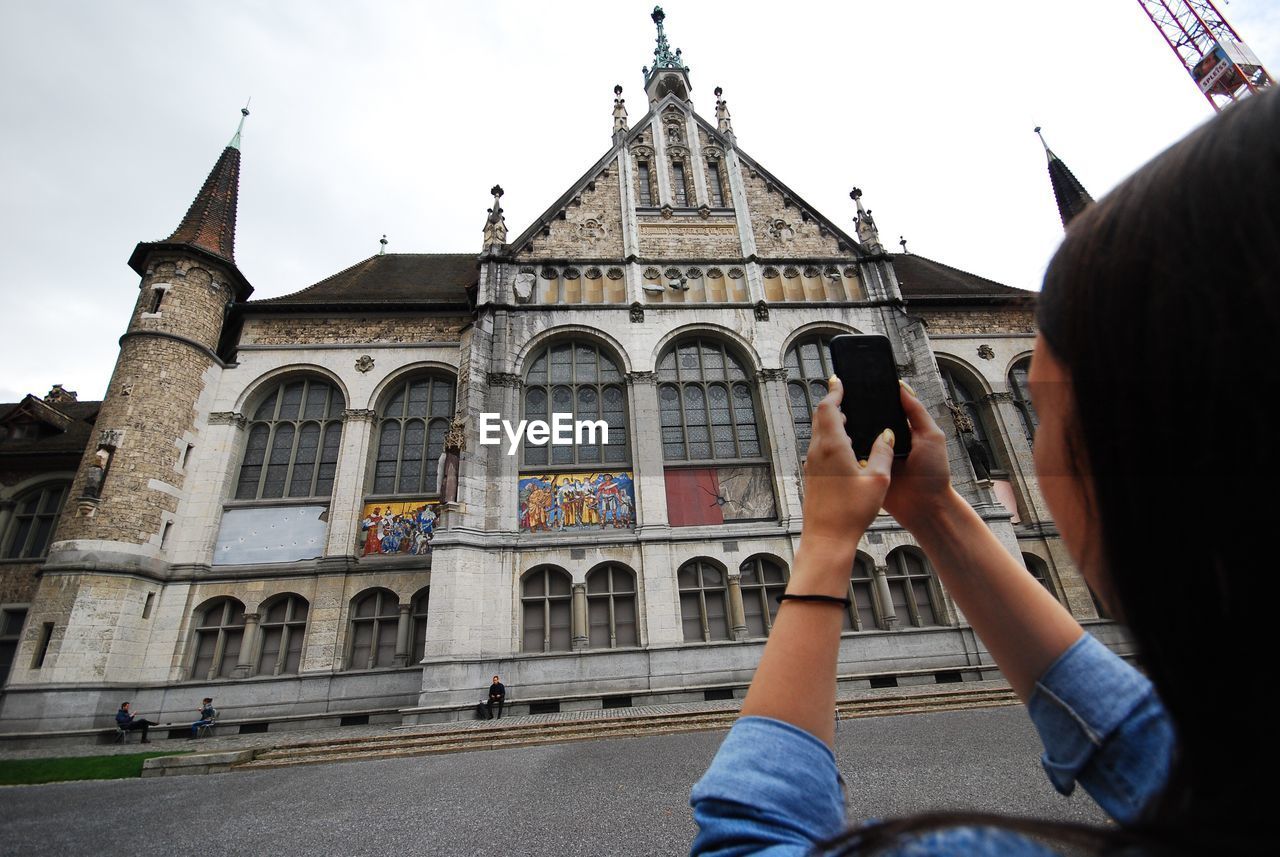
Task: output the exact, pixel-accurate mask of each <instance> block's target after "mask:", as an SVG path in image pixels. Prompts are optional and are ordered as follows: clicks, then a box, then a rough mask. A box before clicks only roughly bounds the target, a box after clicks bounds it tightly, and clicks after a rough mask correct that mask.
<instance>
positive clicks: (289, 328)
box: [240, 315, 471, 345]
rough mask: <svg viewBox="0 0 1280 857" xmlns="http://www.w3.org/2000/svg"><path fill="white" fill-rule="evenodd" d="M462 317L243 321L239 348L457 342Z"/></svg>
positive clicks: (466, 319)
mask: <svg viewBox="0 0 1280 857" xmlns="http://www.w3.org/2000/svg"><path fill="white" fill-rule="evenodd" d="M470 320H471V319H470V318H469V317H465V316H435V315H430V316H427V315H424V316H407V317H396V316H392V317H387V316H354V317H337V318H315V317H310V316H291V315H286V316H259V317H256V318H254V317H250V318H247V319H245V322H244V329H243V331H242V332H241V334H240V344H241V345H320V344H333V345H339V344H359V343H365V342H369V343H373V342H457V341H458V339H459V336H460V334H459V331H460V330H461V329H462V328H463V327H465V326H466V325H467V324H468V323H469V322H470Z"/></svg>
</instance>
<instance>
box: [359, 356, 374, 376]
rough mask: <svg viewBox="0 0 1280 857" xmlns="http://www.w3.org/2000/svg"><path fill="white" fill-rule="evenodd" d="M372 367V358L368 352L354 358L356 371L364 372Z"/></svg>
mask: <svg viewBox="0 0 1280 857" xmlns="http://www.w3.org/2000/svg"><path fill="white" fill-rule="evenodd" d="M372 368H373V358H372V357H371V356H369V355H368V354H361V355H360V356H359V357H358V358H356V371H357V372H359V373H360V374H362V375H363V374H364V373H365V372H368V371H369V370H370V369H372Z"/></svg>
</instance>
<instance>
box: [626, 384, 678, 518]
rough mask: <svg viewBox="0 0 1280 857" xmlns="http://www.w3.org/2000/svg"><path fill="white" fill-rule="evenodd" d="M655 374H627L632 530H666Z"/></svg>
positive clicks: (665, 502)
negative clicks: (633, 504)
mask: <svg viewBox="0 0 1280 857" xmlns="http://www.w3.org/2000/svg"><path fill="white" fill-rule="evenodd" d="M657 384H658V376H657V375H656V374H655V373H653V372H631V373H629V374H628V375H627V387H628V394H629V395H628V399H630V402H631V425H630V429H631V438H632V440H633V442H634V444H633V449H632V455H631V462H632V464H631V466H632V477H633V479H634V481H635V486H636V532H637V533H648V532H653V531H654V530H661V531H662V532H664V533H665V532H667V531H668V529H669V525H668V520H667V483H666V475H665V471H664V469H663V466H662V432H661V430H660V429H659V428H658V426H660V425H661V417H660V415H659V411H658V386H657Z"/></svg>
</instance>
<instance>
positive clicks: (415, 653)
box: [409, 586, 431, 666]
mask: <svg viewBox="0 0 1280 857" xmlns="http://www.w3.org/2000/svg"><path fill="white" fill-rule="evenodd" d="M430 604H431V587H430V586H424V587H422V589H420V590H418V594H417V595H415V596H413V612H412V614H411V617H410V619H411V621H412V623H413V626H412V627H411V628H410V634H409V639H410V640H412V641H413V648H412V649H410V651H409V666H413V665H414V664H416V663H418V662H419V661H421V660H422V659H423V658H424V657H426V653H427V608H428V607H429V606H430Z"/></svg>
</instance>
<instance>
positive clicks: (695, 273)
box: [685, 268, 702, 280]
mask: <svg viewBox="0 0 1280 857" xmlns="http://www.w3.org/2000/svg"><path fill="white" fill-rule="evenodd" d="M685 276H686V277H688V278H689V279H691V280H697V279H701V278H702V269H701V268H690V269H689V270H687V271H685Z"/></svg>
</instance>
